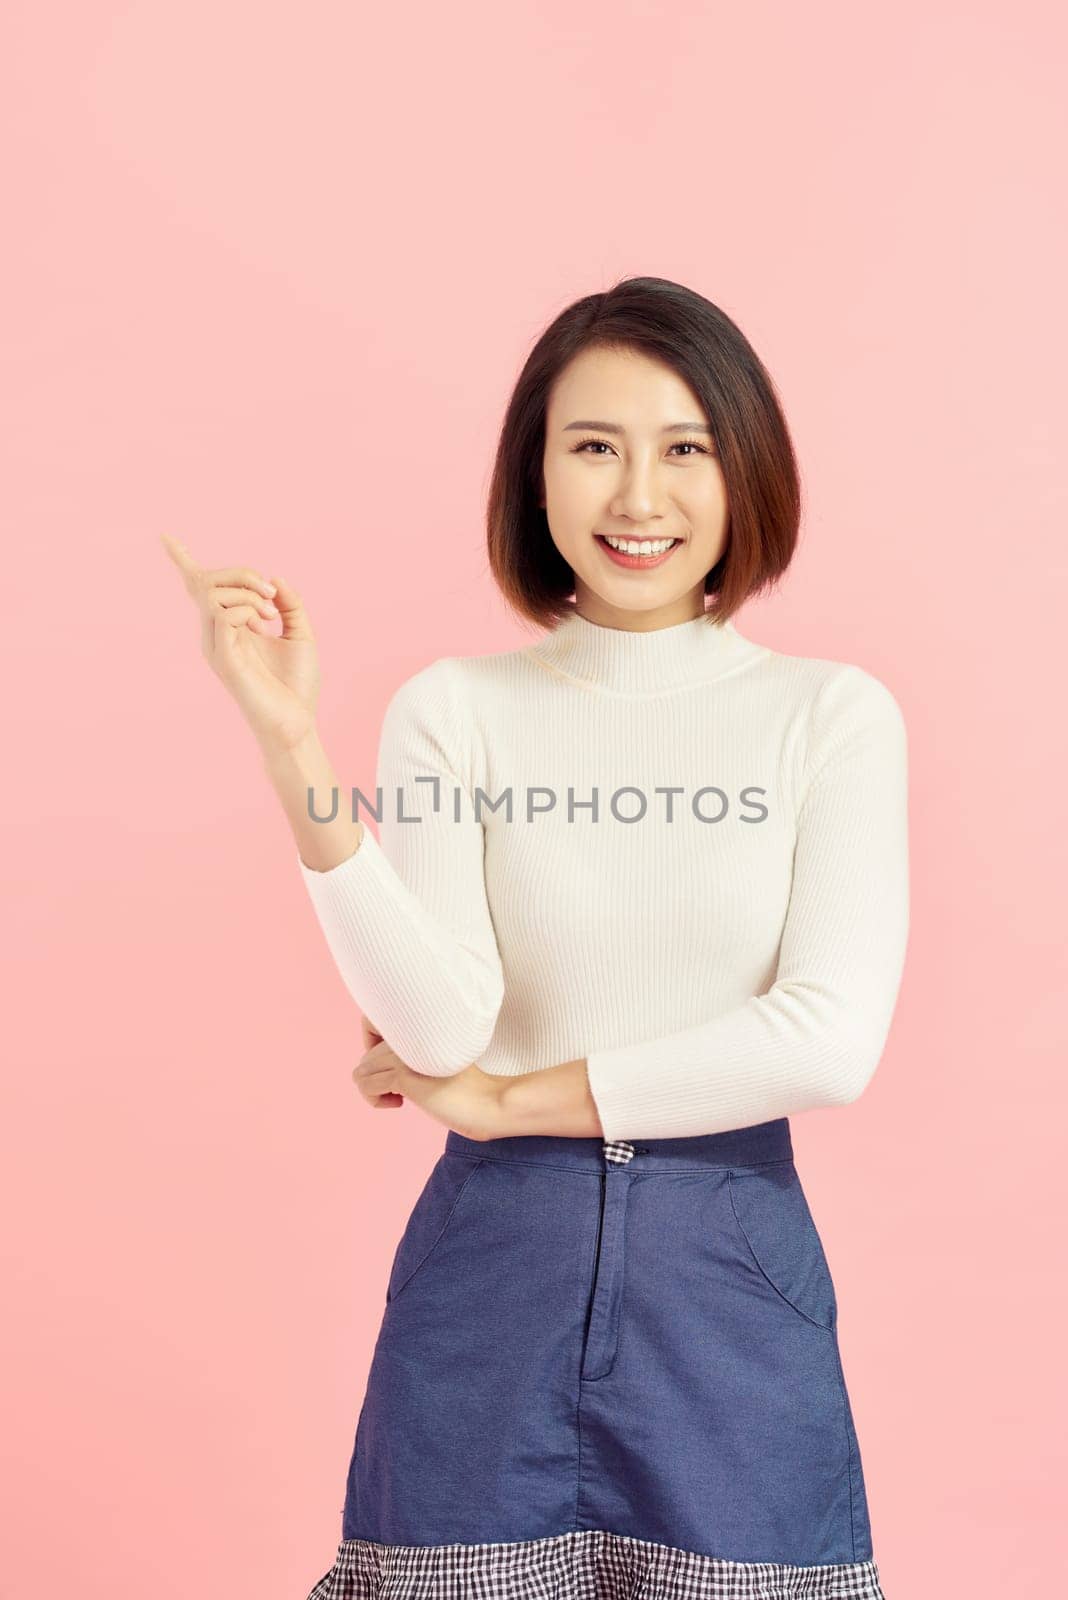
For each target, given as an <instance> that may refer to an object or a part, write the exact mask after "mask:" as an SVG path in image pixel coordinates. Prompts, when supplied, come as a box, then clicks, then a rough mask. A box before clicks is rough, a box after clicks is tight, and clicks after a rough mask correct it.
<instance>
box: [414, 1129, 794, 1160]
mask: <svg viewBox="0 0 1068 1600" xmlns="http://www.w3.org/2000/svg"><path fill="white" fill-rule="evenodd" d="M445 1153H446V1154H447V1155H463V1156H475V1157H478V1158H480V1159H481V1160H483V1161H519V1162H523V1163H527V1162H537V1163H539V1164H542V1165H544V1166H548V1167H571V1168H577V1169H579V1170H580V1171H588V1172H603V1171H604V1170H605V1166H606V1164H607V1165H613V1164H615V1163H617V1162H620V1161H623V1162H626V1164H627V1165H628V1167H629V1169H630V1171H632V1172H636V1171H639V1170H640V1171H645V1172H667V1171H675V1170H687V1171H693V1170H695V1169H696V1170H698V1171H700V1170H703V1169H710V1170H714V1169H716V1168H725V1167H759V1166H763V1165H764V1164H766V1163H768V1162H772V1161H792V1160H793V1154H794V1151H793V1144H792V1142H791V1139H790V1123H789V1119H788V1118H787V1117H778V1118H776V1120H775V1121H774V1122H760V1123H757V1124H756V1125H755V1126H754V1127H751V1128H732V1129H730V1130H729V1131H728V1132H725V1133H702V1134H696V1135H694V1136H692V1137H690V1138H686V1139H633V1140H622V1139H615V1140H612V1141H608V1140H605V1139H597V1138H594V1139H568V1138H565V1137H562V1136H559V1137H558V1136H556V1135H548V1134H518V1135H515V1136H514V1137H510V1138H506V1139H467V1138H465V1137H464V1135H463V1134H460V1133H457V1132H456V1131H455V1129H452V1128H450V1129H449V1132H448V1135H447V1137H446V1139H445Z"/></svg>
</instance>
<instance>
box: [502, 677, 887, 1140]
mask: <svg viewBox="0 0 1068 1600" xmlns="http://www.w3.org/2000/svg"><path fill="white" fill-rule="evenodd" d="M907 768H908V761H907V744H906V733H905V722H904V718H903V717H902V714H901V710H900V708H899V706H898V704H897V701H896V700H895V698H894V696H893V695H892V694H891V692H890V690H889V689H888V688H887V687H886V686H885V685H884V684H883V683H882V682H880V681H879V679H877V678H874V677H872V676H871V675H870V674H869V673H867V672H865V671H864V670H863V669H862V668H860V667H857V666H853V665H851V664H842V666H841V667H840V669H839V671H838V672H836V673H833V674H832V675H831V676H830V677H829V678H828V679H827V680H826V681H825V683H824V685H823V686H822V688H821V690H820V691H819V693H818V694H817V695H816V696H815V699H814V701H813V705H812V708H811V726H810V734H809V744H808V753H807V760H806V762H805V777H804V782H803V788H802V796H801V801H800V805H799V812H798V821H797V841H796V847H795V853H794V872H793V884H792V889H791V894H790V903H789V907H788V910H787V914H786V919H785V922H784V925H783V933H782V939H781V941H780V946H779V959H778V966H777V971H776V978H775V982H774V983H773V984H772V986H771V988H770V989H768V990H767V992H766V993H764V994H759V995H753V996H752V997H751V998H750V999H748V1000H746V1001H745V1002H744V1003H743V1004H742V1005H739V1006H735V1007H733V1008H732V1009H731V1010H729V1011H726V1012H723V1013H721V1014H720V1015H719V1016H716V1017H713V1018H711V1019H710V1020H709V1021H707V1022H703V1023H701V1024H699V1025H698V1026H696V1027H690V1028H684V1029H682V1030H681V1031H680V1032H677V1033H672V1034H668V1035H667V1036H665V1037H662V1038H658V1039H650V1040H646V1041H643V1042H641V1043H637V1044H628V1045H621V1046H617V1047H615V1048H611V1049H605V1050H595V1051H593V1052H592V1053H591V1054H590V1055H589V1056H588V1057H585V1058H582V1059H579V1060H577V1061H569V1062H564V1063H562V1064H561V1065H560V1066H556V1067H550V1068H548V1069H546V1070H543V1071H540V1072H531V1073H524V1074H522V1075H521V1076H520V1077H517V1078H507V1079H504V1080H502V1087H501V1090H500V1096H499V1099H500V1117H501V1123H502V1131H503V1132H507V1133H511V1134H517V1133H542V1134H544V1133H555V1134H564V1135H567V1134H571V1135H573V1136H582V1135H584V1134H585V1135H595V1134H598V1133H601V1134H603V1137H604V1138H606V1139H631V1138H643V1137H644V1138H654V1139H656V1138H663V1139H668V1138H685V1137H688V1136H692V1135H695V1134H702V1133H719V1132H722V1131H724V1130H727V1129H730V1128H740V1127H749V1126H751V1125H754V1124H756V1123H761V1122H768V1121H771V1120H773V1119H774V1118H778V1117H784V1116H790V1115H792V1114H795V1113H797V1112H801V1111H808V1110H812V1109H814V1108H816V1107H819V1106H842V1105H848V1104H849V1103H850V1102H851V1101H854V1100H856V1099H857V1098H858V1096H859V1095H860V1094H862V1093H863V1091H864V1089H865V1088H866V1086H867V1084H868V1083H869V1081H870V1079H871V1077H872V1074H873V1073H874V1071H875V1068H876V1066H877V1065H878V1063H879V1059H880V1057H881V1055H882V1052H883V1048H884V1045H885V1043H886V1038H887V1035H888V1033H889V1029H890V1022H891V1019H892V1016H893V1012H894V1007H895V1005H896V1002H897V995H898V990H899V987H900V983H901V976H902V971H903V968H904V960H905V949H906V944H907V939H908V924H909V861H908V771H907Z"/></svg>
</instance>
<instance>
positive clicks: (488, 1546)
mask: <svg viewBox="0 0 1068 1600" xmlns="http://www.w3.org/2000/svg"><path fill="white" fill-rule="evenodd" d="M467 1596H472V1597H476V1596H477V1597H478V1600H498V1597H499V1600H570V1597H572V1596H574V1597H581V1600H630V1597H639V1596H640V1597H641V1600H696V1597H700V1596H707V1597H708V1600H728V1597H729V1600H749V1597H752V1600H779V1597H786V1596H797V1597H801V1596H803V1597H804V1600H823V1597H832V1596H833V1597H835V1600H846V1597H849V1600H882V1589H881V1588H880V1584H879V1576H878V1570H877V1567H876V1565H875V1562H874V1560H873V1559H872V1541H871V1530H870V1524H869V1518H868V1507H867V1502H866V1497H865V1489H864V1478H863V1474H862V1471H861V1461H860V1452H859V1449H858V1445H857V1437H856V1433H855V1431H854V1426H853V1417H852V1413H851V1409H850V1404H849V1398H848V1395H847V1393H846V1385H845V1379H844V1376H843V1372H842V1362H841V1358H840V1355H839V1349H838V1337H837V1305H836V1299H835V1291H834V1285H833V1283H832V1280H831V1274H830V1271H829V1268H828V1265H827V1260H826V1257H825V1255H824V1250H823V1246H822V1244H821V1241H820V1237H819V1234H818V1232H817V1229H816V1226H815V1223H814V1221H813V1218H812V1214H811V1212H810V1210H809V1206H808V1202H807V1200H806V1198H805V1194H804V1192H803V1190H802V1188H801V1183H800V1180H799V1178H798V1174H797V1170H796V1168H795V1166H794V1160H793V1148H792V1145H791V1140H790V1126H789V1122H788V1121H787V1119H786V1118H782V1119H780V1120H777V1121H774V1122H766V1123H761V1124H759V1125H757V1126H755V1127H749V1128H740V1129H737V1130H734V1131H732V1132H728V1133H717V1134H709V1135H705V1136H701V1137H697V1138H685V1139H655V1140H645V1141H641V1142H634V1143H631V1142H628V1141H617V1142H614V1143H610V1142H606V1141H604V1140H602V1139H599V1138H597V1139H569V1138H555V1137H551V1138H550V1137H516V1138H505V1139H493V1140H489V1141H475V1140H471V1139H466V1138H464V1137H462V1136H461V1135H460V1134H458V1133H455V1132H449V1133H448V1135H447V1137H446V1140H445V1146H444V1149H443V1151H442V1154H441V1155H440V1156H439V1157H438V1159H437V1161H436V1163H435V1165H434V1167H433V1168H432V1170H431V1172H430V1175H429V1177H428V1179H427V1181H426V1184H425V1186H424V1187H423V1190H422V1192H421V1194H420V1195H419V1197H418V1199H417V1200H416V1203H415V1206H414V1208H413V1210H412V1212H411V1215H410V1216H409V1218H408V1222H407V1224H406V1226H405V1229H404V1233H403V1235H402V1237H401V1240H400V1243H399V1244H398V1246H397V1250H396V1254H395V1256H394V1259H393V1265H392V1269H391V1272H390V1277H389V1283H388V1287H387V1291H386V1304H385V1310H384V1313H383V1317H382V1323H381V1328H380V1331H379V1334H378V1339H377V1342H376V1345H375V1348H374V1353H373V1356H372V1360H371V1367H370V1372H369V1375H368V1382H367V1387H366V1393H365V1397H364V1402H363V1406H362V1409H361V1411H360V1415H359V1420H358V1422H357V1426H356V1437H355V1444H354V1448H353V1452H352V1457H351V1461H350V1464H349V1470H348V1478H347V1484H346V1492H345V1503H344V1509H343V1512H342V1528H341V1540H340V1543H339V1545H338V1549H337V1554H336V1559H335V1561H334V1563H333V1565H332V1566H331V1568H330V1570H329V1571H328V1572H326V1573H325V1574H324V1575H323V1577H322V1578H320V1579H319V1581H318V1582H317V1583H316V1585H315V1587H314V1588H313V1589H312V1591H311V1594H310V1596H309V1600H446V1597H448V1600H466V1597H467Z"/></svg>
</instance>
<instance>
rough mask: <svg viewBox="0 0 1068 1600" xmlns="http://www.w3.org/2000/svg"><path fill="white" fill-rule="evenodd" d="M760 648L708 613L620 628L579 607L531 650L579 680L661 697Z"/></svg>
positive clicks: (715, 675)
mask: <svg viewBox="0 0 1068 1600" xmlns="http://www.w3.org/2000/svg"><path fill="white" fill-rule="evenodd" d="M759 648H760V647H759V646H756V645H753V644H751V643H750V641H749V640H747V639H744V638H743V637H742V635H741V634H739V633H738V631H737V629H736V628H735V627H734V624H733V623H732V622H730V621H728V622H712V621H710V619H709V617H708V615H707V614H706V613H702V614H701V615H700V616H697V617H688V618H686V619H685V620H684V621H682V622H673V623H668V624H667V625H665V626H662V627H653V628H649V627H645V628H616V627H610V626H609V625H608V624H607V623H601V622H594V621H592V620H591V619H590V618H589V617H586V616H584V615H583V614H582V612H580V611H578V610H577V609H575V608H572V610H571V611H570V612H569V613H568V615H567V616H565V617H564V618H563V619H562V621H560V622H559V623H557V625H556V627H555V628H554V629H553V630H552V631H551V632H550V633H547V634H546V635H545V636H544V637H543V638H541V639H539V640H538V642H537V643H536V644H534V645H531V646H530V647H529V649H528V650H527V652H526V653H527V654H528V655H530V656H533V657H534V658H535V659H536V660H538V661H540V662H541V663H542V664H543V665H545V666H547V667H549V668H551V669H552V670H553V671H555V672H557V673H560V674H562V675H563V676H564V677H568V678H573V679H575V680H576V681H577V682H581V683H586V684H590V685H593V686H596V687H598V688H601V689H608V690H611V691H613V692H615V693H619V694H635V695H644V694H656V693H659V692H662V691H664V690H666V689H679V688H686V687H688V686H690V685H691V684H696V683H708V682H711V681H712V680H714V679H715V678H718V677H720V676H722V674H723V673H725V672H727V671H728V670H730V669H731V668H732V667H734V666H736V665H737V664H738V663H739V661H741V660H742V659H743V658H745V657H746V656H748V655H751V654H752V653H753V652H754V651H756V650H759Z"/></svg>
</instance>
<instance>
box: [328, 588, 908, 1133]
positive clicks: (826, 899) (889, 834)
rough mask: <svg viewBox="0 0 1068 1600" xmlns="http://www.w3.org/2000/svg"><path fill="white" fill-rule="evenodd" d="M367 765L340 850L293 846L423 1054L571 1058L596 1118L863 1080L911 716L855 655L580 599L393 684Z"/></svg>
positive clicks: (362, 978)
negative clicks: (776, 644)
mask: <svg viewBox="0 0 1068 1600" xmlns="http://www.w3.org/2000/svg"><path fill="white" fill-rule="evenodd" d="M434 780H438V781H437V783H435V782H434ZM376 784H377V791H378V792H376V794H375V795H367V799H368V800H369V801H373V802H374V806H375V810H376V812H377V811H378V809H379V808H380V809H381V820H380V821H378V823H377V826H378V830H379V836H378V838H377V839H376V838H375V836H374V834H373V833H372V832H371V830H370V828H369V827H367V826H366V824H367V821H368V816H369V812H368V810H367V807H366V806H363V805H362V804H361V807H360V817H361V820H363V821H364V823H365V831H364V836H363V841H362V843H361V845H360V847H359V849H358V850H357V851H356V852H355V853H354V854H353V855H352V856H350V857H349V858H348V859H347V860H346V861H343V862H341V863H340V865H338V866H336V867H333V868H332V869H330V870H329V871H326V872H316V871H314V870H312V869H311V868H310V867H308V866H306V865H305V863H304V861H303V860H302V859H301V858H300V856H299V855H298V857H297V860H298V863H299V866H300V870H301V873H302V875H303V878H304V882H305V884H306V885H307V888H308V892H309V894H310V896H311V900H312V904H313V906H314V908H315V911H316V914H317V916H318V918H319V921H320V924H321V926H322V929H323V932H324V934H325V936H326V940H327V943H328V945H329V948H330V950H331V952H332V955H333V958H334V961H335V963H336V965H337V967H338V970H339V972H340V974H341V977H342V979H343V980H344V982H345V985H346V987H347V988H348V990H349V992H350V994H351V995H352V997H353V998H354V1000H355V1001H356V1003H357V1005H358V1006H359V1007H360V1009H361V1011H362V1012H363V1013H364V1014H365V1015H366V1016H368V1017H370V1019H371V1020H372V1022H373V1023H374V1024H375V1026H376V1027H377V1029H378V1030H379V1031H380V1032H381V1034H382V1035H383V1037H384V1038H385V1040H386V1042H387V1043H388V1044H389V1045H390V1046H391V1047H392V1048H393V1049H394V1050H395V1051H396V1053H397V1055H398V1056H400V1058H401V1059H402V1060H403V1061H405V1062H407V1064H408V1065H409V1066H410V1067H413V1068H414V1069H415V1070H416V1071H417V1072H424V1073H432V1074H436V1075H444V1074H448V1073H451V1072H456V1071H459V1070H461V1069H462V1068H463V1067H465V1066H467V1065H468V1064H469V1063H471V1062H474V1061H477V1062H478V1063H479V1064H480V1065H481V1066H482V1067H483V1069H484V1070H485V1071H486V1072H496V1073H521V1072H532V1071H534V1070H535V1069H537V1068H540V1067H548V1066H553V1065H556V1064H557V1063H560V1062H564V1061H570V1060H574V1059H576V1058H578V1057H582V1056H585V1057H586V1058H587V1059H588V1070H589V1082H590V1088H591V1092H592V1095H593V1098H594V1101H595V1103H596V1105H597V1109H598V1112H599V1115H600V1120H601V1124H602V1128H603V1132H604V1137H605V1138H606V1139H632V1138H641V1137H646V1138H672V1137H685V1136H688V1135H692V1134H701V1133H718V1132H721V1131H722V1130H724V1129H728V1128H737V1127H746V1126H750V1125H752V1124H755V1123H759V1122H765V1121H768V1120H770V1119H772V1118H775V1117H782V1116H788V1115H790V1114H793V1113H796V1112H801V1111H806V1110H809V1109H812V1108H814V1107H817V1106H832V1105H844V1104H847V1103H848V1102H850V1101H852V1100H855V1099H856V1098H857V1096H858V1095H859V1094H860V1093H861V1092H862V1090H863V1089H864V1087H865V1086H866V1084H867V1083H868V1081H869V1079H870V1078H871V1075H872V1073H873V1072H874V1070H875V1067H876V1065H877V1063H878V1061H879V1058H880V1056H881V1054H882V1051H883V1046H884V1044H885V1041H886V1036H887V1033H888V1030H889V1027H890V1021H891V1017H892V1014H893V1009H894V1005H895V1002H896V999H897V994H898V988H899V985H900V980H901V973H902V968H903V963H904V957H905V947H906V942H907V935H908V916H909V889H908V825H907V773H906V736H905V726H904V721H903V718H902V715H901V711H900V709H899V707H898V704H897V702H896V700H895V699H894V697H893V695H892V694H891V692H890V690H889V689H887V688H886V686H885V685H884V684H883V683H881V682H880V681H879V680H878V679H877V678H875V677H873V676H871V675H870V674H869V673H867V672H866V671H864V670H863V669H862V668H860V667H858V666H854V665H851V664H848V663H842V662H835V661H826V660H821V659H813V658H807V657H801V656H790V655H785V654H783V653H781V652H778V651H774V650H770V649H768V648H766V647H765V646H763V645H760V644H756V643H754V642H753V641H751V640H749V639H747V638H745V637H744V636H743V635H741V634H740V633H739V632H738V631H737V629H736V628H735V627H734V625H733V623H729V622H728V623H726V624H720V625H716V624H712V623H710V622H709V621H708V619H707V618H703V617H698V618H695V619H693V620H692V621H688V622H682V623H678V624H676V625H675V626H673V627H668V628H661V629H658V630H655V631H653V632H648V633H635V632H630V631H626V630H621V629H614V628H607V627H603V626H601V625H599V624H596V623H593V622H590V621H588V620H587V619H586V618H585V617H583V616H581V615H580V614H579V613H578V612H576V611H572V612H571V613H570V614H569V615H568V616H567V617H566V618H565V619H564V621H563V622H561V623H559V624H558V625H557V626H556V627H555V628H554V629H553V630H552V631H550V632H548V633H546V634H544V635H543V636H542V637H541V638H540V639H539V640H538V641H537V642H536V643H535V644H534V645H532V646H527V647H526V648H522V649H517V650H511V651H505V652H503V653H498V654H494V655H486V656H448V657H442V658H441V659H439V660H436V661H433V662H432V663H431V664H430V665H429V666H427V667H424V668H423V669H421V670H420V671H418V672H416V673H415V674H414V676H412V677H410V678H409V679H408V680H407V681H406V682H404V683H402V684H401V686H400V688H399V689H397V690H396V692H395V693H394V695H393V697H392V699H391V700H390V702H389V705H388V707H387V709H386V714H385V717H384V720H383V725H382V734H381V739H380V742H379V752H378V771H377V778H376ZM666 790H674V791H675V792H674V793H665V792H664V791H666ZM398 791H399V792H398ZM435 791H436V793H437V807H438V808H437V810H435V809H434V803H435ZM478 791H481V799H480V800H479V804H480V806H481V811H480V813H479V815H478V816H476V813H475V802H476V799H478ZM509 791H510V794H511V819H510V820H509V812H508V807H507V803H506V802H507V795H508V792H509ZM617 791H623V792H622V793H617ZM595 797H596V808H597V809H596V812H594V810H593V802H594V800H595ZM613 797H614V798H613ZM643 797H644V814H643ZM569 798H570V802H571V804H570V808H569ZM350 800H351V796H350V795H346V794H342V795H339V803H340V804H342V805H345V806H346V807H347V806H348V805H349V803H350ZM569 810H570V814H569ZM669 811H670V816H671V820H668V819H669ZM457 816H458V817H459V818H460V820H459V821H457V820H455V819H456V817H457ZM415 817H418V818H420V819H421V820H419V821H412V820H401V819H402V818H408V819H411V818H415ZM635 818H637V819H638V820H629V819H635ZM716 819H718V820H716Z"/></svg>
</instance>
